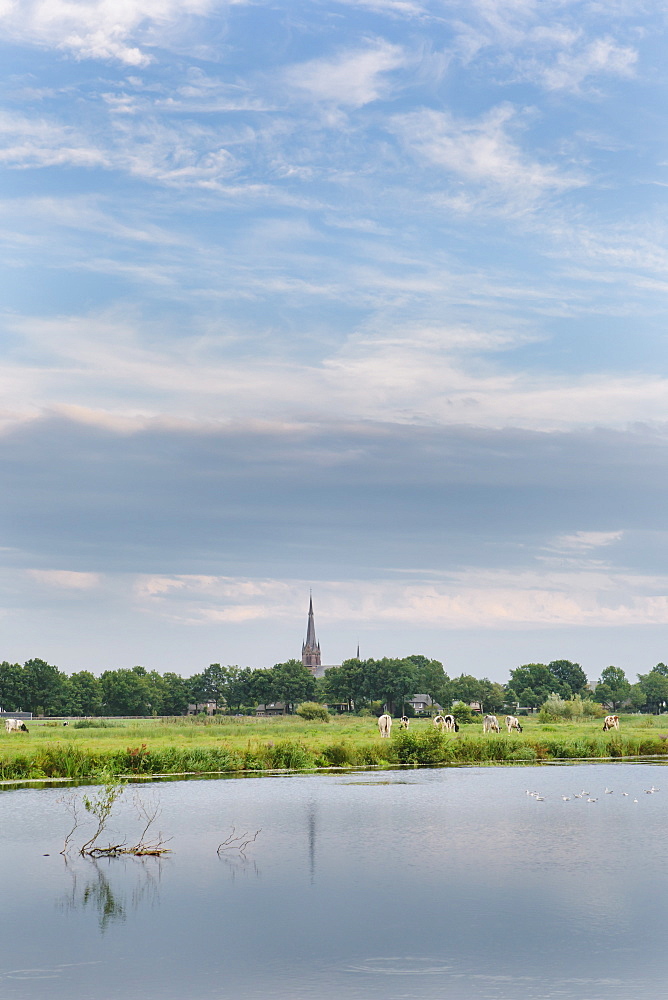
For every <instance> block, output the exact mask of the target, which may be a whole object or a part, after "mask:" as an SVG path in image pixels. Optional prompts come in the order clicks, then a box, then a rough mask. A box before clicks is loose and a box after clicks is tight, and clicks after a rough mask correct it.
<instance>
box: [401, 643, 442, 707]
mask: <svg viewBox="0 0 668 1000" xmlns="http://www.w3.org/2000/svg"><path fill="white" fill-rule="evenodd" d="M406 659H408V660H410V661H411V663H412V664H413V665H414V666H415V692H417V691H419V692H420V693H423V694H428V695H429V697H430V698H431V700H432V701H433V702H436V703H437V704H438V705H441V706H442V707H443V708H450V705H451V703H452V682H451V681H450V678H449V677H448V675H447V674H446V672H445V670H444V668H443V664H442V663H440V662H439V661H438V660H429V659H427V657H426V656H422V655H420V654H414V655H412V656H408V657H406ZM415 692H414V693H415Z"/></svg>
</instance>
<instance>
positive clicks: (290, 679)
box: [271, 660, 315, 712]
mask: <svg viewBox="0 0 668 1000" xmlns="http://www.w3.org/2000/svg"><path fill="white" fill-rule="evenodd" d="M271 673H272V685H273V689H274V697H275V698H278V699H279V700H280V701H284V702H285V705H286V708H287V709H288V711H289V712H293V711H294V707H295V705H296V704H297V702H300V701H313V696H314V694H315V678H314V676H313V674H312V673H311V671H310V670H309V669H308V667H305V666H304V664H303V663H302V662H301V660H287V661H286V662H285V663H275V664H274V666H273V667H272V670H271Z"/></svg>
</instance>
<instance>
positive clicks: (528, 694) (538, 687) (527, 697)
mask: <svg viewBox="0 0 668 1000" xmlns="http://www.w3.org/2000/svg"><path fill="white" fill-rule="evenodd" d="M508 688H509V691H512V692H515V693H516V694H517V700H518V701H519V703H520V705H526V706H527V707H528V708H538V706H539V705H542V704H543V702H545V701H547V699H548V698H549V697H550V695H551V694H552V692H553V691H554V693H555V694H558V695H559V696H562V691H564V689H563V687H562V685H561V684H560V683H559V682H558V681H557V678H556V677H555V675H554V674H553V673H552V671H551V670H550V668H549V667H547V666H546V665H545V664H544V663H525V664H523V665H522V666H521V667H515V669H514V670H511V671H510V681H509V684H508ZM555 688H556V689H555Z"/></svg>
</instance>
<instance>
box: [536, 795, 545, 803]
mask: <svg viewBox="0 0 668 1000" xmlns="http://www.w3.org/2000/svg"><path fill="white" fill-rule="evenodd" d="M535 798H536V802H544V801H545V796H544V795H536V796H535Z"/></svg>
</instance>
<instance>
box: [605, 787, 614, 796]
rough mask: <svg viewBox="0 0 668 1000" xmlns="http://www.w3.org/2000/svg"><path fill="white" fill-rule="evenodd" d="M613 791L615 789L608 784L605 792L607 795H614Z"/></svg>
mask: <svg viewBox="0 0 668 1000" xmlns="http://www.w3.org/2000/svg"><path fill="white" fill-rule="evenodd" d="M612 792H613V789H612V788H608V787H607V786H606V789H605V794H606V795H612Z"/></svg>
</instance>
